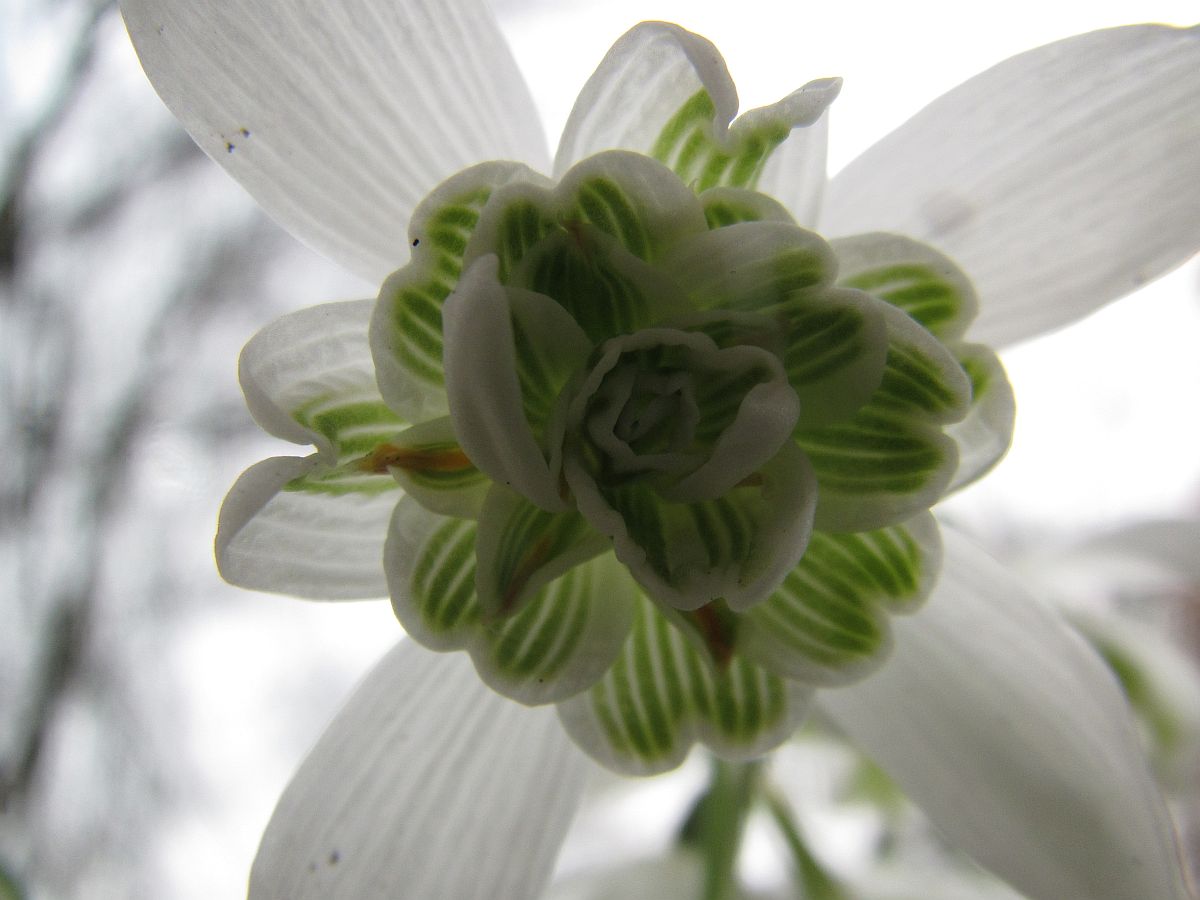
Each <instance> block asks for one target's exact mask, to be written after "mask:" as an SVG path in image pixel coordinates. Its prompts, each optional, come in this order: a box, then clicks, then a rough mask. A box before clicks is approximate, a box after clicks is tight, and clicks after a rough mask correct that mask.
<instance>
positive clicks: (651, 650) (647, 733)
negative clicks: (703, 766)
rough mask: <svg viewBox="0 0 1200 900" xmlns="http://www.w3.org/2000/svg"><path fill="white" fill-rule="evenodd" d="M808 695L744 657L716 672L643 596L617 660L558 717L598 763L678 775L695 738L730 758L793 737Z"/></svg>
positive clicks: (755, 752)
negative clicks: (670, 770) (678, 769)
mask: <svg viewBox="0 0 1200 900" xmlns="http://www.w3.org/2000/svg"><path fill="white" fill-rule="evenodd" d="M808 698H809V692H808V691H807V690H806V689H805V688H802V687H800V686H798V685H796V684H793V683H788V682H786V681H785V680H784V679H782V678H780V677H779V676H777V675H772V674H770V673H769V672H767V671H766V670H764V669H763V668H762V667H761V666H758V665H756V664H754V663H752V662H749V661H748V660H746V659H744V658H742V657H740V656H737V655H735V656H733V657H732V658H731V659H730V660H729V661H728V662H727V663H726V664H725V665H724V666H721V667H719V668H718V667H717V666H715V665H714V664H713V663H712V662H711V661H710V660H709V658H708V657H707V656H706V655H705V654H704V653H703V652H702V651H700V650H699V649H697V647H695V646H694V645H693V643H692V641H691V640H689V638H687V637H686V636H685V635H684V634H683V633H682V632H681V631H680V630H679V629H677V628H676V627H675V626H674V625H672V624H671V623H670V622H669V621H668V620H667V619H666V618H665V617H664V616H663V614H662V613H661V612H660V611H659V610H658V609H657V607H656V606H655V605H654V604H653V603H652V602H651V601H649V600H648V599H647V598H646V597H645V596H642V595H640V594H639V595H638V598H637V601H636V611H635V613H634V619H633V628H632V632H631V633H630V635H629V638H628V639H627V641H626V642H625V645H624V647H623V648H622V650H621V654H620V656H619V657H618V658H617V660H616V662H615V663H614V664H613V665H612V667H611V668H610V669H609V670H608V672H607V673H606V674H605V675H604V677H603V678H602V679H601V680H600V681H599V682H598V683H597V684H596V685H595V686H594V687H592V688H591V689H590V690H589V691H587V692H586V693H584V694H581V695H579V696H577V697H573V698H571V699H570V700H567V701H565V702H563V703H560V704H559V715H560V716H561V718H562V720H563V724H564V726H565V727H566V729H567V731H568V733H569V734H570V735H571V736H572V737H573V738H574V740H575V742H576V743H577V744H578V745H579V746H580V747H582V748H583V749H584V750H585V751H587V752H588V753H590V754H591V755H592V756H594V757H595V758H596V759H597V760H599V761H600V762H601V763H603V764H605V765H607V766H609V767H610V768H613V769H616V770H617V771H619V772H623V773H627V774H631V775H646V774H652V773H656V772H662V771H666V770H668V769H671V768H674V767H675V766H676V765H678V764H679V763H680V762H681V761H682V760H683V757H684V756H685V755H686V754H687V752H688V750H689V749H690V748H691V746H692V744H693V743H694V742H695V741H697V740H699V741H702V742H703V743H705V744H707V745H708V746H709V747H710V748H712V749H713V750H714V751H715V752H717V753H718V754H719V755H721V756H725V757H729V758H749V757H753V756H757V755H760V754H762V753H765V752H766V751H768V750H770V749H772V748H774V747H775V746H777V745H778V744H779V743H781V742H782V741H783V740H785V739H786V738H787V737H788V736H789V735H790V734H791V733H792V732H793V731H794V730H795V728H796V726H797V725H798V724H799V722H800V719H801V718H802V716H803V714H804V711H805V709H806V707H807V701H808Z"/></svg>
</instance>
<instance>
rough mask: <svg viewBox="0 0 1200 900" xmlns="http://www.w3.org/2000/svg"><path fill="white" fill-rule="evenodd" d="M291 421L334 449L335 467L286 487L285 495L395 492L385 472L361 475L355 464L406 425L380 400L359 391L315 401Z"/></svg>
mask: <svg viewBox="0 0 1200 900" xmlns="http://www.w3.org/2000/svg"><path fill="white" fill-rule="evenodd" d="M291 416H292V418H293V419H295V420H296V422H297V423H298V424H300V425H301V426H303V427H305V428H308V429H310V430H312V431H315V432H317V433H318V434H320V435H322V436H323V437H324V438H325V439H326V440H328V441H329V445H330V447H331V448H332V449H333V460H334V461H333V462H332V463H331V464H328V465H321V466H318V467H316V468H315V469H313V471H311V472H309V473H308V474H306V475H303V476H301V477H300V478H296V479H294V480H292V481H290V482H288V483H287V484H286V485H284V488H283V489H284V490H286V491H307V492H310V493H321V494H333V495H342V494H351V493H361V494H379V493H383V492H385V491H393V490H396V489H397V488H398V485H397V484H396V482H395V481H394V480H393V479H392V478H391V477H390V476H388V475H387V474H386V473H381V472H373V471H364V470H363V469H362V468H361V467H359V466H358V465H357V461H358V460H359V459H361V458H362V457H363V456H364V455H365V454H368V453H371V452H372V451H374V450H375V448H376V447H377V446H378V445H379V444H381V443H383V442H386V441H388V440H390V439H391V438H392V437H394V436H395V434H396V432H397V431H399V430H400V429H401V428H403V427H404V422H403V421H402V420H401V419H400V417H399V416H397V415H396V414H395V413H394V412H392V410H390V409H389V408H388V407H387V406H386V405H384V403H383V401H381V400H380V399H379V398H378V395H374V394H370V393H365V392H357V393H352V394H350V395H345V394H328V395H326V396H324V397H317V398H314V399H313V400H311V401H309V402H308V403H306V404H304V405H303V406H301V407H299V408H298V409H295V410H292V412H291Z"/></svg>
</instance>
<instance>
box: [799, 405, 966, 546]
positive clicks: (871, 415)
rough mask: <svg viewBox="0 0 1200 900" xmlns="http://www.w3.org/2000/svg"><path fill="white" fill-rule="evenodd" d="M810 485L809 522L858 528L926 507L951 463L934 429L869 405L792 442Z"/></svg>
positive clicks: (945, 441)
mask: <svg viewBox="0 0 1200 900" xmlns="http://www.w3.org/2000/svg"><path fill="white" fill-rule="evenodd" d="M796 442H797V443H798V444H799V445H800V449H801V450H803V451H804V453H805V455H806V456H807V457H808V460H809V462H810V463H812V467H813V470H814V471H815V472H816V476H817V485H818V488H817V490H818V497H819V499H818V502H817V519H816V523H817V527H818V528H824V529H829V530H833V531H864V530H869V529H872V528H879V527H882V526H884V525H890V524H894V523H895V522H898V521H901V520H903V519H906V518H908V517H909V516H911V515H914V514H915V513H917V512H919V511H921V510H923V509H928V508H929V506H931V505H932V504H933V503H934V502H936V500H937V499H938V497H940V496H941V493H942V490H943V489H944V487H945V484H946V483H947V482H948V481H949V478H950V475H951V474H952V473H953V471H954V467H955V465H956V463H957V459H958V457H957V453H956V451H955V447H954V443H953V442H952V441H951V440H950V439H949V438H947V437H946V436H945V435H944V434H943V433H942V431H941V429H940V428H937V427H935V426H931V425H928V424H926V423H924V422H921V421H918V420H914V419H912V418H908V417H905V416H900V415H894V414H889V413H887V412H883V411H880V410H877V409H874V408H871V407H870V406H868V407H866V408H863V409H861V410H859V412H858V413H857V414H856V415H855V416H854V418H853V419H851V420H850V421H848V422H837V423H834V424H832V425H825V426H821V427H817V428H811V429H805V430H804V431H803V433H802V434H800V435H799V436H798V438H797V441H796Z"/></svg>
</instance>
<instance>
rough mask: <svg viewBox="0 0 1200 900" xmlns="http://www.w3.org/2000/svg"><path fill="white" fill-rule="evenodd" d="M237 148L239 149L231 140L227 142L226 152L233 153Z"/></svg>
mask: <svg viewBox="0 0 1200 900" xmlns="http://www.w3.org/2000/svg"><path fill="white" fill-rule="evenodd" d="M236 149H237V147H236V146H235V145H234V144H233V143H232V142H231V141H226V142H225V152H226V153H232V152H233V151H234V150H236Z"/></svg>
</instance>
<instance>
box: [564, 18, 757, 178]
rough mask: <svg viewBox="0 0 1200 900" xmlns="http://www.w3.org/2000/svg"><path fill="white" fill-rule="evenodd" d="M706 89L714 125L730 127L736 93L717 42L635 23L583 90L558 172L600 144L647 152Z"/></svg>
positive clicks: (673, 27)
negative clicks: (668, 126) (673, 121)
mask: <svg viewBox="0 0 1200 900" xmlns="http://www.w3.org/2000/svg"><path fill="white" fill-rule="evenodd" d="M701 88H703V89H705V90H706V91H707V92H708V94H709V95H710V96H711V97H712V103H713V106H714V108H715V112H714V127H716V128H718V129H721V130H724V128H725V127H727V126H728V125H729V122H730V121H732V119H733V116H734V113H736V112H737V107H738V100H737V91H736V89H735V88H734V86H733V80H732V79H731V78H730V77H729V71H728V70H727V69H726V68H725V61H724V60H723V59H722V58H721V54H720V53H719V52H718V51H717V48H716V47H714V46H713V45H712V44H711V43H710V42H709V41H707V40H705V39H704V38H702V37H700V36H699V35H697V34H692V33H691V32H690V31H685V30H684V29H682V28H680V27H679V26H678V25H671V24H668V23H666V22H643V23H641V24H640V25H636V26H634V27H633V28H632V29H630V30H629V31H628V32H626V33H625V34H624V35H623V36H622V37H621V38H620V39H618V40H617V42H616V43H615V44H613V46H612V49H610V50H609V51H608V54H607V55H606V56H605V57H604V59H603V60H602V61H601V62H600V65H599V66H598V67H597V68H596V71H595V73H594V74H593V75H592V77H591V78H589V79H588V81H587V83H586V84H585V85H584V86H583V90H581V91H580V92H579V98H578V99H577V100H576V101H575V107H574V108H573V109H572V110H571V115H570V117H569V118H568V119H567V124H566V127H565V128H564V129H563V134H562V139H561V140H560V141H559V145H558V155H557V156H556V157H555V160H554V172H555V174H556V175H561V174H562V173H563V172H566V171H567V169H569V168H570V167H571V166H573V165H574V164H575V163H577V162H579V161H580V160H581V159H584V158H586V157H588V156H591V155H592V154H593V153H598V152H600V151H601V150H610V149H614V148H625V149H628V150H634V151H636V152H638V153H648V152H649V151H650V149H651V148H652V147H653V146H654V143H655V141H656V140H657V139H658V136H659V132H660V131H661V129H662V127H663V125H664V124H665V123H666V122H667V121H668V120H669V119H670V118H671V116H673V115H675V113H676V112H677V111H678V110H679V108H680V107H682V106H683V105H684V103H685V102H686V101H687V100H688V99H689V98H690V97H692V96H693V95H694V94H695V93H696V92H697V91H699V90H700V89H701Z"/></svg>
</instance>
